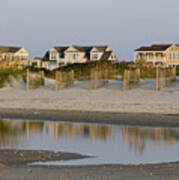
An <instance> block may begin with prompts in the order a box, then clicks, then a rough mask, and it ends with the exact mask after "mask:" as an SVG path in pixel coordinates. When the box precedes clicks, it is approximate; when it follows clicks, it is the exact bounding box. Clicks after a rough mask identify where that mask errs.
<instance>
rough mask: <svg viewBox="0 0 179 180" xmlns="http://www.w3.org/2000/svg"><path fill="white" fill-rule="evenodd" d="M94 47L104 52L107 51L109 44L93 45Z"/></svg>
mask: <svg viewBox="0 0 179 180" xmlns="http://www.w3.org/2000/svg"><path fill="white" fill-rule="evenodd" d="M93 48H96V49H97V50H98V51H100V52H104V51H106V49H107V48H108V46H93Z"/></svg>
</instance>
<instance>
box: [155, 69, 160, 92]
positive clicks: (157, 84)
mask: <svg viewBox="0 0 179 180" xmlns="http://www.w3.org/2000/svg"><path fill="white" fill-rule="evenodd" d="M159 90H160V89H159V67H158V66H157V67H156V91H159Z"/></svg>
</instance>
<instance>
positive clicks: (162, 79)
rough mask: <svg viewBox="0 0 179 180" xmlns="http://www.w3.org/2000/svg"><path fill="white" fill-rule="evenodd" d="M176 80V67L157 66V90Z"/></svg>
mask: <svg viewBox="0 0 179 180" xmlns="http://www.w3.org/2000/svg"><path fill="white" fill-rule="evenodd" d="M175 81H176V68H162V67H157V68H156V90H157V91H160V90H161V89H162V88H165V87H167V86H169V85H170V84H172V83H173V82H175Z"/></svg>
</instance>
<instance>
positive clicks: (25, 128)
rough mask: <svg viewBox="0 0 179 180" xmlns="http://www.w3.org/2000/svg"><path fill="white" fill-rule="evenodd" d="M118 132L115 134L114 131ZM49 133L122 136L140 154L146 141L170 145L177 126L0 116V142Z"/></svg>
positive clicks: (107, 137)
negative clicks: (94, 122) (68, 121)
mask: <svg viewBox="0 0 179 180" xmlns="http://www.w3.org/2000/svg"><path fill="white" fill-rule="evenodd" d="M117 134H118V135H117ZM44 136H50V137H52V138H54V139H56V140H58V139H61V138H69V139H72V140H73V139H76V138H79V137H82V138H87V139H90V140H91V141H93V142H95V141H104V142H105V141H108V140H109V141H111V139H113V138H115V137H116V136H117V137H119V136H122V139H123V143H124V144H128V146H129V149H133V150H135V151H137V152H139V153H140V154H142V153H143V152H144V150H145V148H146V145H147V143H148V142H149V141H153V142H155V145H156V146H160V145H163V144H167V145H169V146H171V147H172V146H174V145H175V143H176V141H177V139H178V137H179V131H178V130H177V129H167V128H142V127H130V126H109V125H108V126H107V125H98V124H78V123H77V124H75V123H66V122H48V121H46V122H42V121H29V120H27V121H15V120H0V146H1V148H3V147H4V146H10V147H14V146H17V147H18V146H19V145H22V144H24V142H25V141H28V140H29V139H30V138H31V137H40V138H43V137H44Z"/></svg>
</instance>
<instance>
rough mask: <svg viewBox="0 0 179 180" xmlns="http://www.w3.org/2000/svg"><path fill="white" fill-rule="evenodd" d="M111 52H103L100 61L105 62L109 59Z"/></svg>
mask: <svg viewBox="0 0 179 180" xmlns="http://www.w3.org/2000/svg"><path fill="white" fill-rule="evenodd" d="M111 54H112V51H106V52H104V54H103V55H102V57H101V59H100V61H106V60H108V59H109V57H110V56H111Z"/></svg>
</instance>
